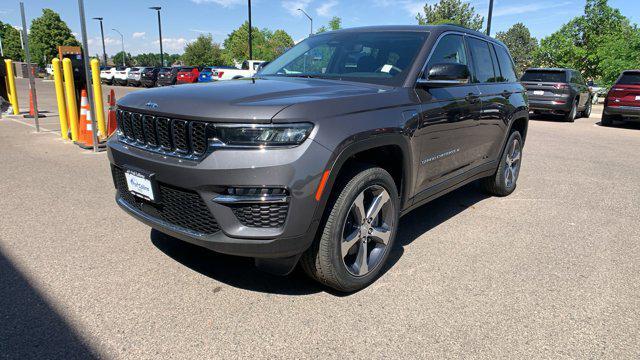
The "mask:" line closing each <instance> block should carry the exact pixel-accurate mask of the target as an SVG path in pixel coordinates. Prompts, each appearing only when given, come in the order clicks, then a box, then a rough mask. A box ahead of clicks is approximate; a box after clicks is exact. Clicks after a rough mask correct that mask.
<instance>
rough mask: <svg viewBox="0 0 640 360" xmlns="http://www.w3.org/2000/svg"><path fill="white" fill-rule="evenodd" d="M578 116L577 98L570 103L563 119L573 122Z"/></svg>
mask: <svg viewBox="0 0 640 360" xmlns="http://www.w3.org/2000/svg"><path fill="white" fill-rule="evenodd" d="M577 116H578V99H575V100H573V104H571V110H569V112H568V113H566V114H565V115H564V120H565V121H568V122H574V121H575V120H576V117H577Z"/></svg>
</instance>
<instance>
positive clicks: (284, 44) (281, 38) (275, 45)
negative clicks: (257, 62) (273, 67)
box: [264, 30, 294, 61]
mask: <svg viewBox="0 0 640 360" xmlns="http://www.w3.org/2000/svg"><path fill="white" fill-rule="evenodd" d="M265 35H266V34H265ZM266 38H267V49H270V50H271V52H270V53H269V54H267V55H265V58H264V60H265V61H272V60H273V59H275V58H277V57H278V56H280V55H282V53H283V52H285V51H287V49H289V48H291V47H292V46H293V45H294V43H293V39H292V38H291V36H290V35H289V34H287V32H286V31H284V30H276V31H274V32H273V33H272V34H269V36H266Z"/></svg>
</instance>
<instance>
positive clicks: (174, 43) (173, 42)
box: [153, 37, 189, 52]
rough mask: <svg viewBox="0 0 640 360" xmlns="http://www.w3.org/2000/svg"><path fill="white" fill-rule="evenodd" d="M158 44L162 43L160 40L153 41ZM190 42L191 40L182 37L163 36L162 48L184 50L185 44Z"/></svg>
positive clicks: (171, 50) (173, 50) (172, 50)
mask: <svg viewBox="0 0 640 360" xmlns="http://www.w3.org/2000/svg"><path fill="white" fill-rule="evenodd" d="M153 43H154V44H156V45H159V44H160V41H159V40H156V41H154V42H153ZM188 43H189V40H187V39H185V38H183V37H180V38H163V39H162V48H163V50H164V51H170V52H175V51H179V52H182V51H183V50H184V47H185V45H187V44H188Z"/></svg>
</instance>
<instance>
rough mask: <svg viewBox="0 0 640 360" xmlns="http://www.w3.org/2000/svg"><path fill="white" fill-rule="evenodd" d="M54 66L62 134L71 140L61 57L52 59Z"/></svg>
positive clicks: (64, 137)
mask: <svg viewBox="0 0 640 360" xmlns="http://www.w3.org/2000/svg"><path fill="white" fill-rule="evenodd" d="M51 66H52V67H53V80H54V81H55V87H56V99H57V100H58V116H59V117H60V134H61V135H62V138H63V139H65V140H69V126H68V125H67V124H68V122H67V105H66V104H65V100H64V82H63V81H62V70H61V69H60V59H58V58H54V59H53V60H52V61H51Z"/></svg>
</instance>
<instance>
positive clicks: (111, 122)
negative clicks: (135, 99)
mask: <svg viewBox="0 0 640 360" xmlns="http://www.w3.org/2000/svg"><path fill="white" fill-rule="evenodd" d="M108 103H109V110H108V112H107V137H109V136H111V134H113V133H114V132H115V131H116V129H117V127H118V123H117V121H116V93H115V92H114V91H113V89H111V92H110V93H109V99H108Z"/></svg>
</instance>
